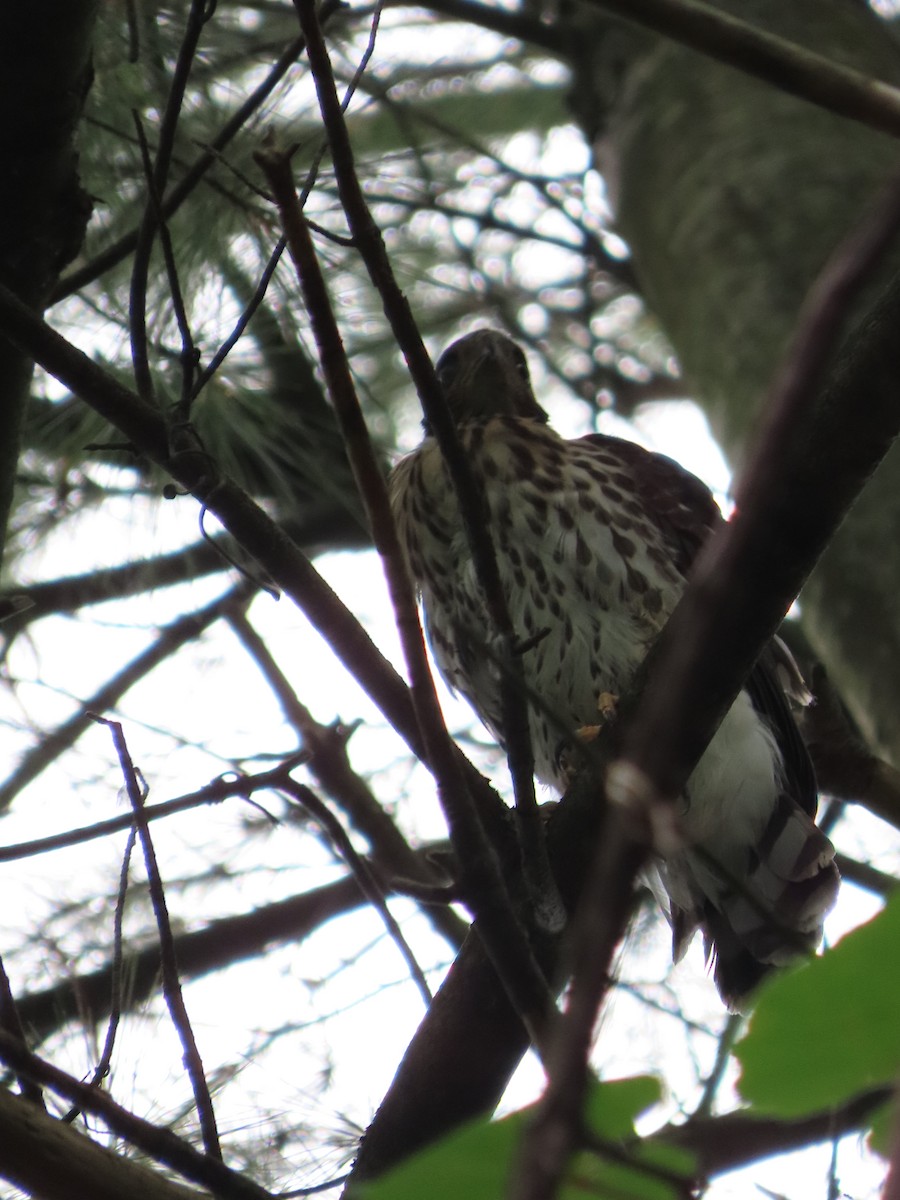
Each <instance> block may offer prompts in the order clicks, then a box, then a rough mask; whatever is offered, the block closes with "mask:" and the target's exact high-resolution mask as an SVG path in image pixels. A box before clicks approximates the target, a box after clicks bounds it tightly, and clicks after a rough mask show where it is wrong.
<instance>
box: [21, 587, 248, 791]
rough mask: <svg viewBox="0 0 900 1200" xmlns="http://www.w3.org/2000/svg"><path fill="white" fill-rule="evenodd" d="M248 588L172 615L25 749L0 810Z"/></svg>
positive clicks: (244, 596)
mask: <svg viewBox="0 0 900 1200" xmlns="http://www.w3.org/2000/svg"><path fill="white" fill-rule="evenodd" d="M253 591H254V589H253V587H252V586H251V585H249V584H240V585H238V587H237V588H234V589H232V590H231V591H229V592H227V593H226V594H225V595H224V596H220V597H219V598H218V599H216V600H214V601H213V602H212V604H208V605H207V606H206V607H205V608H202V609H199V610H198V611H197V612H193V613H188V615H187V616H182V617H178V618H177V619H176V620H174V621H173V622H172V623H171V624H170V625H167V626H165V627H164V628H163V629H162V630H161V632H160V634H159V636H158V637H157V638H156V640H155V641H154V642H153V643H152V644H151V645H150V646H148V647H147V649H146V650H143V651H142V652H141V653H140V654H139V655H137V657H136V658H133V659H132V661H131V662H130V663H128V665H127V666H125V667H123V669H122V670H121V671H119V672H118V673H117V674H116V675H114V676H113V677H112V678H111V679H108V680H107V681H106V683H104V684H103V686H102V687H101V688H99V689H98V690H97V691H96V692H95V693H94V694H93V696H90V697H89V698H88V699H87V700H85V701H84V702H83V703H82V705H81V706H80V708H79V709H78V711H77V712H75V713H74V714H73V715H72V716H71V717H69V718H68V719H67V720H65V721H63V722H62V724H61V725H58V726H57V727H56V729H53V730H51V731H50V732H49V733H47V734H45V735H44V736H43V737H42V738H41V740H40V742H39V743H38V744H37V745H36V746H34V747H33V748H32V749H31V750H27V751H26V752H25V753H24V754H23V755H22V757H21V759H20V760H19V763H18V766H17V767H16V768H15V770H14V771H13V772H12V774H11V775H9V776H8V777H7V778H6V779H5V780H4V781H3V783H2V784H0V812H2V811H3V810H5V809H6V808H8V807H9V805H10V804H11V803H12V801H13V800H14V799H15V797H16V796H17V795H18V794H19V792H21V791H22V789H23V788H24V787H26V786H27V785H28V784H29V783H31V782H32V780H34V779H36V778H37V777H38V775H40V774H41V772H42V771H44V770H46V768H47V767H48V766H49V765H50V764H51V763H52V762H55V761H56V759H57V758H59V756H60V755H61V754H64V753H65V751H66V750H69V749H70V748H71V747H72V746H74V744H75V742H76V741H77V740H78V739H79V737H81V735H82V733H84V731H85V730H86V729H87V728H89V726H90V723H91V720H92V716H91V714H92V713H98V712H99V713H103V712H106V711H107V710H108V709H110V708H112V707H114V705H116V704H117V703H118V702H119V700H120V699H121V698H122V696H124V695H125V693H126V692H127V691H128V690H129V689H130V688H132V687H134V685H135V684H136V683H138V682H139V681H140V680H141V679H143V678H145V677H146V676H147V675H148V674H149V673H150V672H151V671H152V670H153V669H154V668H155V667H157V666H159V664H160V663H161V662H165V660H166V659H167V658H169V657H170V656H171V655H172V654H174V653H175V651H176V650H179V649H180V648H181V647H182V646H184V645H186V644H187V643H188V642H190V641H193V640H194V639H195V638H197V637H199V636H200V634H201V633H203V632H204V631H205V630H206V629H208V628H209V626H210V625H212V624H213V623H214V622H216V621H218V620H219V619H220V618H221V617H222V616H224V615H225V613H226V612H227V611H228V610H229V609H231V608H232V607H234V606H235V605H240V604H242V603H246V601H247V599H248V598H249V597H250V595H252V593H253Z"/></svg>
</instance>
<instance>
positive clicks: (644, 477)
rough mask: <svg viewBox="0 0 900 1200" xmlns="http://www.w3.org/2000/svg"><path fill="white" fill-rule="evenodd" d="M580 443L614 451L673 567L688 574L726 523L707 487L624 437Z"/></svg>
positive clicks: (598, 436) (602, 436)
mask: <svg viewBox="0 0 900 1200" xmlns="http://www.w3.org/2000/svg"><path fill="white" fill-rule="evenodd" d="M578 445H579V446H582V447H585V446H587V447H591V448H596V449H597V450H598V451H600V450H605V451H606V452H607V453H608V452H609V450H614V451H615V454H616V456H617V457H618V458H619V460H620V461H621V463H622V465H623V466H625V467H626V468H627V469H628V470H629V472H630V473H631V476H632V480H631V482H632V486H633V488H634V490H635V492H636V493H637V495H638V497H639V498H640V500H641V503H642V504H643V507H644V509H645V511H646V514H647V517H648V518H649V519H650V520H652V521H653V522H654V523H655V524H656V526H657V528H658V529H659V531H660V533H661V535H662V537H663V539H664V541H665V543H666V545H667V546H668V548H669V551H670V553H671V555H672V561H673V563H674V564H675V566H676V567H677V568H678V570H679V571H680V572H681V574H682V575H687V573H688V571H689V570H690V567H691V564H692V563H693V561H694V559H695V557H696V555H697V552H698V551H699V549H700V547H701V546H702V545H703V543H704V542H705V541H706V539H707V537H708V536H709V535H710V533H712V531H713V530H714V529H716V528H717V527H718V526H719V525H721V524H722V522H723V520H724V518H723V517H722V514H721V512H720V511H719V506H718V504H716V502H715V500H714V499H713V494H712V492H711V491H710V490H709V488H708V487H707V486H706V484H705V483H703V482H701V480H699V479H698V478H697V476H696V475H692V474H691V472H690V471H686V470H685V469H684V467H682V466H679V464H678V463H677V462H675V460H674V459H672V458H668V457H667V456H666V455H665V454H655V453H654V452H653V451H651V450H645V449H644V448H643V446H638V445H637V444H636V443H635V442H628V441H626V440H625V439H624V438H615V437H609V436H607V435H606V434H600V433H591V434H588V435H587V437H583V438H579V439H578Z"/></svg>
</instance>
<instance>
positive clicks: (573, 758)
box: [556, 692, 619, 787]
mask: <svg viewBox="0 0 900 1200" xmlns="http://www.w3.org/2000/svg"><path fill="white" fill-rule="evenodd" d="M618 705H619V697H618V696H616V695H614V694H613V693H612V692H601V693H600V694H599V696H598V697H597V711H598V712H599V714H600V717H601V720H600V721H599V722H598V723H597V724H596V725H582V726H580V728H578V729H576V730H575V737H576V739H577V740H578V741H579V742H580V743H581V744H582V745H584V746H586V745H589V744H590V743H591V742H593V741H595V740H596V739H597V738H598V737H599V736H600V734H601V732H602V731H603V727H604V726H605V725H609V724H610V723H611V722H612V721H614V720H615V719H616V716H617V712H618ZM583 761H584V756H583V755H582V754H579V752H578V748H577V747H574V746H572V745H571V743H569V744H566V743H563V744H562V745H561V746H560V747H559V750H558V751H557V754H556V763H557V766H558V767H559V771H560V774H561V776H562V777H563V779H564V780H565V783H566V786H567V787H568V785H569V784H570V783H571V782H572V781H573V780H574V778H575V776H576V775H577V774H578V769H579V767H580V766H581V765H582V764H583Z"/></svg>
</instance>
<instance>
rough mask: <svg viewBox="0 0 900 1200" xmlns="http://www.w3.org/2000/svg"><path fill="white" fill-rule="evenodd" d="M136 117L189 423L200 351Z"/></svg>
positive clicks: (183, 408) (182, 411)
mask: <svg viewBox="0 0 900 1200" xmlns="http://www.w3.org/2000/svg"><path fill="white" fill-rule="evenodd" d="M132 116H133V118H134V127H135V132H136V134H137V141H138V146H139V147H140V152H141V161H142V163H143V164H144V176H145V178H146V181H147V193H148V203H149V204H150V205H152V208H153V216H154V220H155V222H156V232H157V234H158V235H159V244H160V246H161V247H162V252H163V262H164V263H165V268H166V277H167V279H168V283H169V295H170V297H171V300H172V308H173V310H174V312H175V324H176V325H177V326H178V332H179V334H180V336H181V397H180V401H179V405H178V410H179V412H180V416H181V419H182V420H187V418H188V415H189V411H190V400H191V397H192V395H193V387H194V375H195V373H196V370H197V356H198V351H197V348H196V346H195V345H194V336H193V334H192V333H191V323H190V319H189V317H188V313H187V306H186V304H185V302H184V293H183V291H182V289H181V280H180V279H179V278H178V264H177V262H176V261H175V251H174V250H173V248H172V238H171V237H170V235H169V227H168V225H167V224H166V220H165V217H164V216H163V215H162V207H161V204H160V197H159V192H158V191H157V189H156V180H155V178H154V172H153V166H152V163H151V159H150V147H149V146H148V145H147V137H146V134H145V132H144V124H143V121H142V120H141V118H140V117H139V116H138V114H137V112H136V111H135V112H133V113H132Z"/></svg>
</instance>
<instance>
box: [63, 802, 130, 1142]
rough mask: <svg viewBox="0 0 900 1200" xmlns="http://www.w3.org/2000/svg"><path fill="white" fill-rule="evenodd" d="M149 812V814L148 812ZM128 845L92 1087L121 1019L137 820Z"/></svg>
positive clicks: (69, 1117) (103, 1070) (77, 1111)
mask: <svg viewBox="0 0 900 1200" xmlns="http://www.w3.org/2000/svg"><path fill="white" fill-rule="evenodd" d="M145 811H146V810H145ZM131 820H132V826H131V829H130V830H129V832H128V840H127V842H126V843H125V853H124V854H123V855H122V866H121V869H120V871H119V891H118V895H117V896H116V909H115V913H114V916H113V956H112V962H111V963H110V987H109V992H110V1001H109V1020H108V1021H107V1024H106V1035H105V1037H104V1039H103V1049H102V1051H101V1052H100V1057H99V1059H98V1060H97V1065H96V1067H94V1070H93V1073H92V1076H91V1086H92V1087H95V1088H96V1087H99V1086H100V1084H101V1083H102V1082H103V1080H104V1079H105V1078H106V1076H107V1075H108V1074H109V1071H110V1067H111V1065H112V1056H113V1050H114V1048H115V1044H116V1033H117V1032H118V1029H119V1022H120V1020H121V1018H122V958H123V939H122V927H123V924H124V919H125V900H126V898H127V895H128V872H129V868H130V866H131V855H132V853H133V851H134V845H135V842H136V841H137V831H136V830H135V828H134V818H133V817H132V818H131ZM81 1112H82V1110H81V1107H80V1106H79V1105H77V1104H76V1105H75V1106H74V1107H73V1108H71V1109H70V1110H69V1111H68V1112H67V1113H66V1115H65V1117H64V1120H66V1121H69V1122H72V1121H74V1120H75V1118H76V1117H78V1116H80V1115H81Z"/></svg>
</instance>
